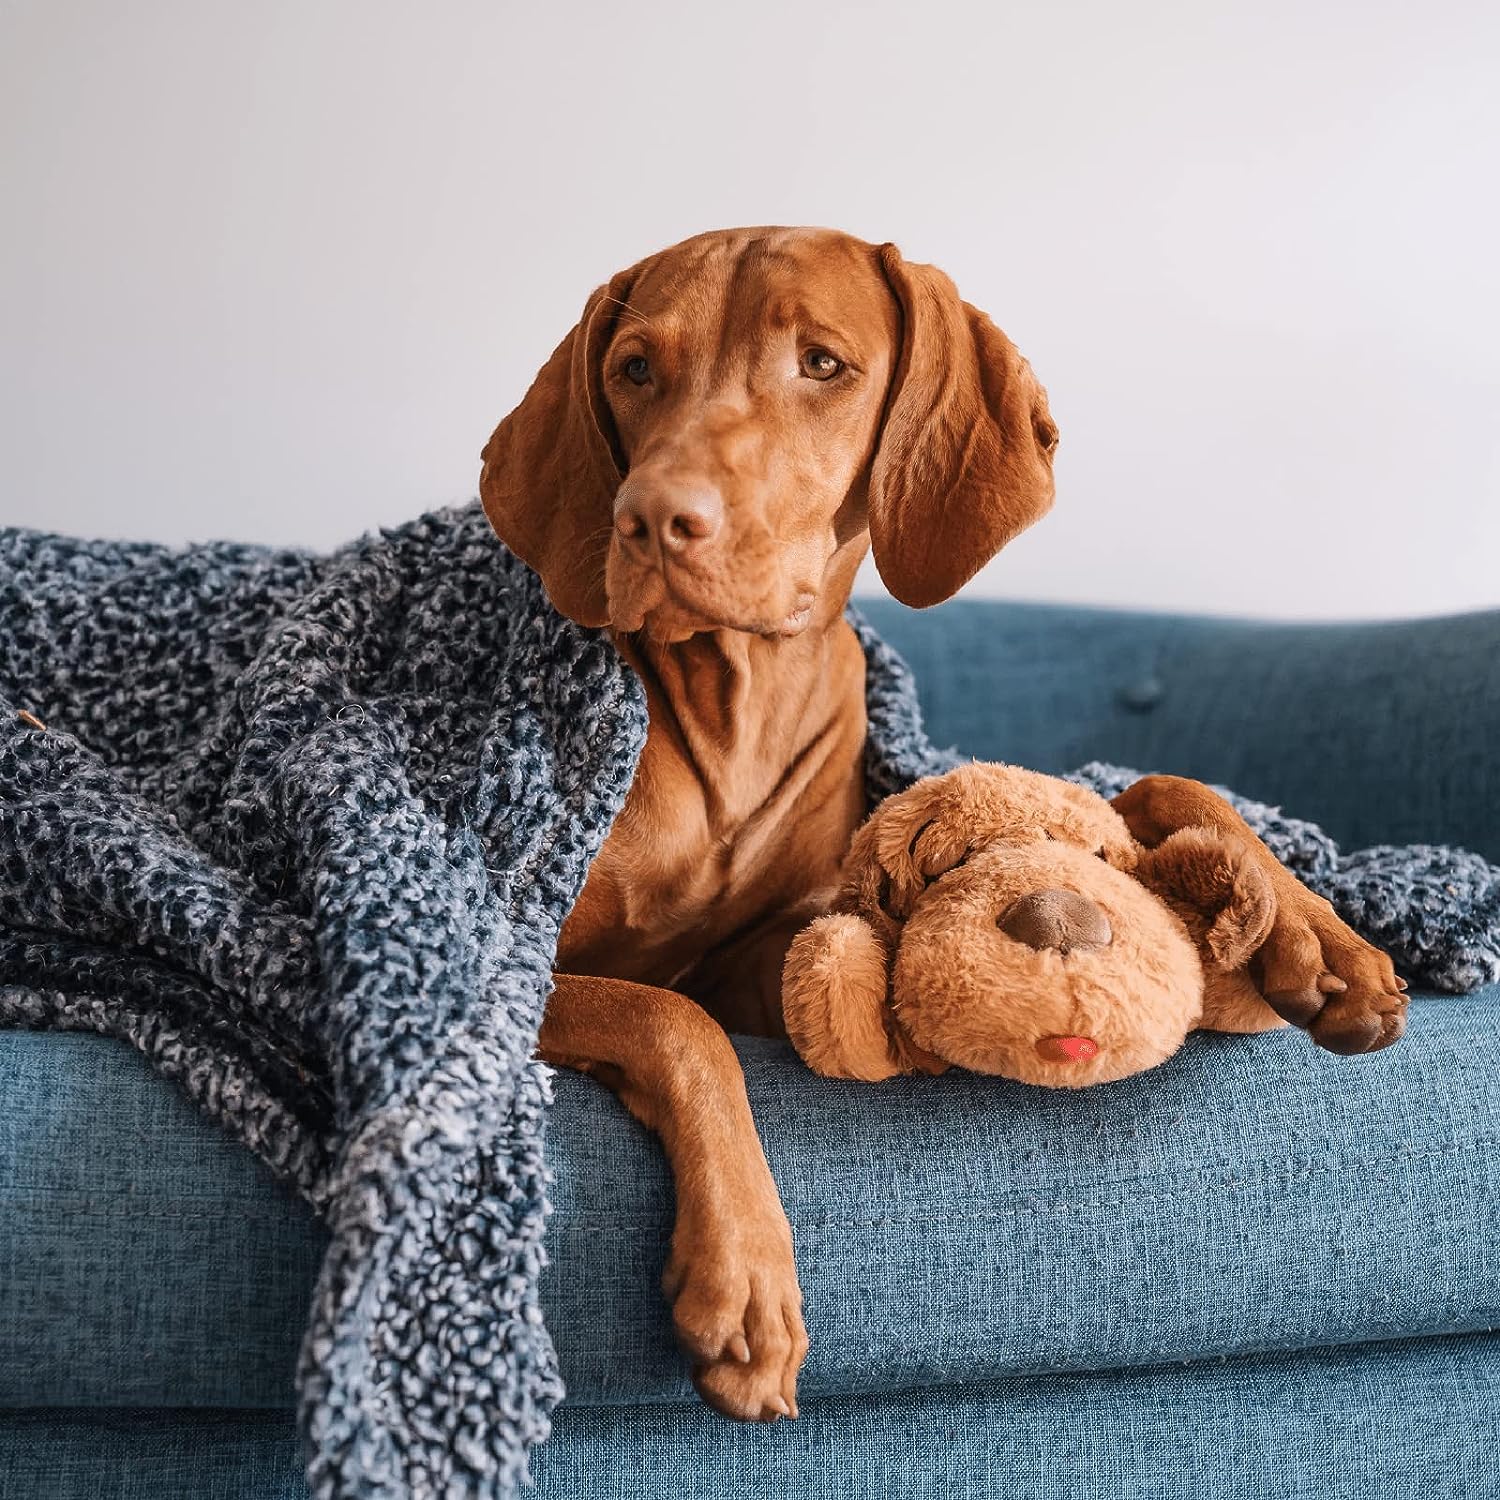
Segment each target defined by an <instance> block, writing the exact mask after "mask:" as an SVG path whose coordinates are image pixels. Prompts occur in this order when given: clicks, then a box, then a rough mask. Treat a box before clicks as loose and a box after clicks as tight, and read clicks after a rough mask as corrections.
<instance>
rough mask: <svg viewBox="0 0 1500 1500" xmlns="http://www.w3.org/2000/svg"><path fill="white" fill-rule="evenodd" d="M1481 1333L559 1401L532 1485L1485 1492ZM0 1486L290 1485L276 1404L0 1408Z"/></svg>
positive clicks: (712, 1494)
mask: <svg viewBox="0 0 1500 1500" xmlns="http://www.w3.org/2000/svg"><path fill="white" fill-rule="evenodd" d="M1497 1450H1500V1337H1497V1336H1496V1335H1494V1334H1471V1335H1468V1336H1466V1337H1462V1338H1451V1339H1414V1340H1409V1341H1406V1340H1403V1341H1399V1342H1394V1343H1384V1344H1365V1345H1360V1346H1357V1347H1355V1348H1352V1349H1328V1350H1319V1351H1316V1352H1313V1353H1308V1354H1276V1355H1258V1356H1251V1357H1249V1358H1246V1359H1240V1360H1230V1361H1227V1362H1224V1363H1217V1362H1216V1363H1213V1364H1198V1365H1188V1366H1177V1367H1175V1368H1172V1367H1166V1368H1154V1369H1147V1370H1130V1371H1106V1372H1103V1373H1099V1374H1089V1375H1082V1374H1080V1375H1057V1376H1043V1377H1036V1376H1013V1377H1010V1378H1009V1379H1005V1380H999V1381H993V1382H989V1383H986V1384H983V1385H972V1386H964V1387H962V1388H961V1389H956V1390H954V1389H948V1390H941V1389H934V1390H915V1391H903V1392H900V1393H898V1394H896V1395H891V1396H844V1397H833V1398H831V1399H828V1400H825V1401H809V1402H804V1403H803V1406H802V1415H801V1419H800V1420H799V1421H796V1422H781V1423H777V1424H776V1425H775V1426H772V1427H762V1426H744V1425H742V1424H740V1423H736V1422H725V1421H723V1420H722V1419H721V1418H719V1417H717V1416H715V1415H714V1414H713V1413H712V1412H710V1411H708V1410H707V1409H706V1408H704V1407H701V1406H699V1407H671V1406H657V1407H647V1408H642V1407H628V1406H627V1407H621V1406H613V1407H606V1406H595V1407H584V1406H576V1405H575V1406H571V1407H568V1406H564V1407H563V1409H562V1410H561V1411H560V1412H558V1414H557V1419H556V1422H555V1424H554V1427H553V1432H552V1437H551V1438H550V1439H549V1440H548V1442H547V1443H546V1444H544V1445H543V1446H542V1447H541V1448H540V1449H539V1450H538V1451H537V1452H536V1454H535V1455H534V1456H533V1459H532V1471H533V1473H534V1475H535V1478H536V1487H535V1489H533V1490H530V1491H528V1492H527V1493H528V1494H529V1495H530V1496H532V1497H533V1500H577V1497H579V1496H588V1497H590V1500H723V1497H725V1496H727V1495H732V1496H735V1497H737V1500H785V1497H786V1496H787V1495H792V1494H795V1495H796V1496H797V1497H798V1500H850V1497H851V1496H860V1497H870V1500H873V1497H875V1496H889V1495H900V1496H901V1497H902V1500H955V1497H960V1496H980V1495H984V1496H992V1495H1018V1496H1027V1497H1061V1496H1091V1497H1094V1500H1146V1497H1151V1500H1267V1497H1268V1496H1276V1497H1278V1500H1371V1497H1374V1496H1379V1497H1382V1500H1397V1497H1412V1496H1421V1497H1423V1500H1476V1497H1479V1496H1491V1495H1493V1494H1494V1493H1495V1454H1496V1451H1497ZM0 1451H3V1452H4V1453H5V1454H6V1456H7V1462H6V1464H5V1465H4V1466H3V1467H0V1500H99V1497H100V1496H101V1495H108V1496H110V1497H111V1500H206V1497H210V1496H226V1497H228V1496H233V1497H235V1500H252V1497H253V1500H307V1487H306V1485H305V1484H304V1482H303V1480H302V1474H301V1467H302V1466H301V1462H300V1457H299V1445H298V1442H297V1435H296V1430H295V1426H294V1423H293V1421H292V1418H291V1416H290V1414H289V1413H284V1412H191V1411H129V1412H126V1411H119V1410H115V1411H97V1410H95V1411H83V1412H79V1411H49V1410H32V1411H25V1412H18V1411H8V1412H0Z"/></svg>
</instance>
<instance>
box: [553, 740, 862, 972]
mask: <svg viewBox="0 0 1500 1500" xmlns="http://www.w3.org/2000/svg"><path fill="white" fill-rule="evenodd" d="M863 743H864V719H863V714H862V713H859V712H854V713H843V714H835V715H832V716H830V717H829V719H828V721H827V722H826V723H825V724H823V725H822V726H820V727H819V728H818V729H817V730H816V731H815V732H813V733H812V734H810V735H807V736H803V737H793V738H792V740H791V742H790V743H789V745H788V749H787V753H786V754H784V755H781V756H779V757H777V756H772V757H768V756H766V755H765V754H763V753H750V754H747V755H745V756H744V757H743V759H742V761H741V762H739V763H735V762H733V761H728V760H726V762H725V763H723V764H718V765H715V766H714V767H713V775H712V776H711V777H705V775H704V774H703V771H702V768H701V766H699V765H697V764H695V762H694V758H693V756H692V754H691V752H690V751H689V750H688V749H687V748H686V747H685V746H684V744H683V743H682V741H681V740H680V738H678V737H675V736H673V735H670V734H665V733H663V734H655V733H653V734H652V735H651V736H650V737H649V738H648V741H647V745H646V749H645V751H644V753H643V754H642V757H641V763H640V765H639V767H638V769H637V772H636V777H635V781H634V782H633V784H632V786H631V789H630V793H629V795H628V797H627V798H626V802H625V806H624V809H623V810H622V811H621V814H620V816H619V818H618V819H617V820H616V823H615V826H614V828H613V829H612V830H611V832H610V834H609V837H608V838H607V839H606V841H605V844H604V847H603V849H602V850H601V851H600V853H599V856H598V858H597V859H596V860H595V861H594V864H593V866H592V867H591V869H590V871H589V876H588V880H587V882H586V884H585V886H584V890H583V893H582V895H581V896H580V897H579V900H578V903H577V905H576V906H575V907H574V909H573V911H572V913H571V914H570V915H569V917H568V920H567V922H566V923H565V924H564V927H563V931H562V936H561V940H560V942H559V946H558V967H559V968H560V969H562V970H564V971H566V972H575V973H588V974H598V975H606V976H611V977H616V978H622V979H633V980H637V981H640V982H643V983H651V984H660V985H666V986H672V985H676V984H678V983H680V982H681V980H682V978H683V976H684V975H685V974H686V973H687V972H688V971H689V970H690V969H692V968H693V967H694V966H695V965H696V964H698V963H699V961H700V960H701V959H702V958H703V957H704V955H705V954H706V953H708V952H710V951H711V950H713V949H714V948H716V947H717V946H719V945H720V944H722V943H724V942H726V941H728V940H730V939H732V938H738V937H740V936H742V935H743V934H745V933H746V932H747V931H749V930H751V929H753V928H754V927H755V926H756V925H757V924H760V923H768V922H773V921H774V920H775V919H776V918H777V917H778V916H780V915H782V914H783V913H785V912H786V911H788V910H789V909H793V908H795V907H797V906H798V905H799V904H801V903H803V902H805V901H806V899H807V898H808V897H809V895H810V894H811V893H813V892H814V891H817V890H820V889H823V888H826V887H831V886H832V885H833V883H834V882H835V880H836V878H837V872H838V866H839V862H840V860H841V858H842V856H843V852H844V850H845V849H846V848H847V847H848V843H849V839H850V837H851V835H852V834H853V831H854V828H855V827H856V826H857V825H858V822H859V820H860V818H861V816H862V814H863V797H864V790H863V776H862V771H861V758H862V752H863Z"/></svg>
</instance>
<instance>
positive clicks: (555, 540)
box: [479, 268, 638, 626]
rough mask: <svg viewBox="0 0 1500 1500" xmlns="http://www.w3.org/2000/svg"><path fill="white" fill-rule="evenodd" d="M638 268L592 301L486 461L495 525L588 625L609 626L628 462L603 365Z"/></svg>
mask: <svg viewBox="0 0 1500 1500" xmlns="http://www.w3.org/2000/svg"><path fill="white" fill-rule="evenodd" d="M637 269H638V268H632V269H631V270H629V271H622V272H620V273H619V275H617V276H616V277H615V278H614V279H613V280H612V281H611V282H610V283H609V284H608V286H602V287H600V288H599V289H598V290H597V291H596V292H595V293H594V294H593V296H591V297H590V298H589V300H588V302H587V304H586V305H585V307H584V309H583V316H582V317H581V318H580V319H579V320H578V326H577V327H576V328H574V329H573V331H572V332H571V333H569V334H568V336H567V337H566V338H565V339H564V340H563V341H562V343H560V344H559V345H558V346H557V348H556V349H555V350H554V351H553V353H552V358H551V359H549V360H548V361H547V363H546V364H545V365H543V366H542V368H541V370H540V371H539V372H538V374H537V377H536V379H535V380H534V381H532V383H531V389H530V390H529V391H527V392H526V395H525V397H524V398H523V400H522V401H521V404H520V405H519V406H518V407H516V409H515V410H514V411H513V412H511V414H510V415H509V416H508V417H506V418H505V420H504V421H503V422H501V424H500V425H499V426H498V427H497V428H496V429H495V432H494V435H493V436H492V437H491V438H490V440H489V442H488V443H487V444H486V445H485V449H484V453H483V455H482V462H483V465H484V467H483V469H482V470H481V472H480V477H479V497H480V499H481V500H482V501H483V502H484V512H485V514H486V515H487V516H488V517H489V519H490V525H491V526H493V527H494V528H495V531H496V533H497V534H498V535H499V537H500V539H501V541H503V542H504V543H505V544H506V546H508V547H509V548H510V549H511V551H512V552H514V553H515V554H516V556H517V557H519V558H521V559H522V560H523V561H525V562H527V563H529V564H530V565H531V566H532V567H533V568H534V569H535V570H536V571H537V572H538V573H539V574H540V575H541V579H542V582H543V584H545V585H546V589H547V595H548V597H549V598H550V599H551V600H552V602H553V604H554V605H556V607H557V608H558V609H559V610H560V611H561V612H562V613H563V614H565V615H567V616H568V618H569V619H571V620H576V621H577V622H578V623H579V624H580V625H594V626H599V625H605V624H608V622H609V607H608V603H607V601H606V599H605V594H604V564H605V560H606V557H607V555H608V551H609V538H610V531H611V529H612V526H613V523H614V498H615V491H616V490H617V489H618V488H619V487H620V480H621V479H622V477H623V469H624V459H623V456H622V455H621V454H620V452H619V440H618V437H617V436H616V433H615V430H614V424H613V422H612V421H611V419H610V414H609V407H608V405H607V403H606V402H605V399H604V387H603V372H602V369H601V363H602V358H603V354H604V349H605V346H606V345H607V344H608V342H609V339H610V335H611V334H612V333H613V331H614V328H615V324H616V322H617V320H618V316H619V313H620V310H621V308H622V307H623V306H624V303H625V300H626V298H627V297H628V296H629V295H630V286H631V284H632V282H633V281H634V279H635V275H636V270H637Z"/></svg>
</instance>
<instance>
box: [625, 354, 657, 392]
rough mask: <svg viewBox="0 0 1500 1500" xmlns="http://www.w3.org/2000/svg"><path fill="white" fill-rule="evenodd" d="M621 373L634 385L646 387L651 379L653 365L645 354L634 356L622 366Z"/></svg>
mask: <svg viewBox="0 0 1500 1500" xmlns="http://www.w3.org/2000/svg"><path fill="white" fill-rule="evenodd" d="M620 373H621V374H622V375H624V377H625V378H626V380H628V381H629V382H630V383H631V384H632V385H645V383H646V382H647V381H648V380H650V379H651V363H650V361H649V360H648V359H647V358H646V356H645V355H644V354H632V355H631V356H630V358H629V359H627V360H626V361H625V363H624V364H623V365H621V366H620Z"/></svg>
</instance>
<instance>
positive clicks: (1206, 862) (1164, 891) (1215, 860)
mask: <svg viewBox="0 0 1500 1500" xmlns="http://www.w3.org/2000/svg"><path fill="white" fill-rule="evenodd" d="M1135 876H1136V879H1137V880H1139V881H1140V882H1141V884H1142V885H1144V886H1146V887H1147V888H1148V889H1150V890H1152V891H1154V892H1155V893H1156V894H1157V895H1158V896H1160V897H1161V898H1162V899H1163V900H1164V901H1165V902H1166V903H1167V904H1168V905H1169V906H1171V907H1172V908H1173V909H1174V910H1175V911H1176V912H1177V914H1178V915H1179V916H1180V917H1182V918H1183V920H1184V921H1185V922H1186V923H1187V927H1188V931H1189V932H1191V933H1192V934H1193V937H1194V938H1195V939H1196V941H1197V942H1198V945H1199V947H1200V948H1201V949H1202V951H1203V957H1204V959H1205V960H1206V961H1207V962H1209V963H1212V964H1214V965H1215V966H1217V967H1218V968H1220V969H1240V968H1243V967H1244V966H1245V964H1247V963H1248V962H1249V961H1250V956H1251V955H1252V954H1253V953H1254V952H1255V951H1256V950H1257V949H1258V948H1259V947H1260V946H1261V944H1262V943H1264V942H1265V940H1266V937H1267V935H1268V934H1269V933H1270V931H1271V926H1272V924H1273V923H1274V922H1275V920H1276V895H1275V892H1274V891H1272V889H1271V882H1270V880H1269V879H1267V877H1266V875H1265V874H1264V872H1263V871H1262V870H1261V868H1260V865H1259V863H1258V862H1257V860H1256V859H1255V856H1254V855H1253V853H1252V852H1251V850H1250V849H1249V848H1248V847H1247V846H1246V845H1245V844H1243V843H1242V842H1241V841H1240V840H1238V839H1235V838H1232V837H1230V836H1228V835H1226V834H1223V833H1221V832H1219V831H1218V830H1217V829H1212V828H1183V829H1179V830H1178V831H1177V832H1176V833H1174V834H1171V835H1170V836H1169V837H1168V838H1166V839H1164V840H1163V841H1162V842H1161V843H1160V844H1158V845H1157V846H1156V847H1155V848H1154V849H1146V850H1143V851H1142V853H1141V857H1140V860H1139V862H1138V863H1137V865H1136V868H1135Z"/></svg>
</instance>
